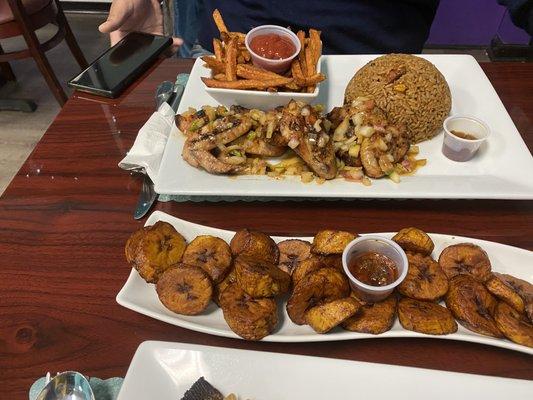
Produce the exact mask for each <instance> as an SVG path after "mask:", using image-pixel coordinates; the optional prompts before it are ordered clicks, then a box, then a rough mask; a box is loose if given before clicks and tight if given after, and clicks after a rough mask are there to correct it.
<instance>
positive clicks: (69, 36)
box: [56, 3, 89, 69]
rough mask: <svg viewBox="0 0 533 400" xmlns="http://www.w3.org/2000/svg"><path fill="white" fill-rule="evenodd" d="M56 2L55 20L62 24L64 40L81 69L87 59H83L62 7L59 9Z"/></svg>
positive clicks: (85, 64)
mask: <svg viewBox="0 0 533 400" xmlns="http://www.w3.org/2000/svg"><path fill="white" fill-rule="evenodd" d="M56 4H58V13H57V20H58V22H59V24H60V25H62V26H63V28H64V29H65V40H66V42H67V45H68V47H69V48H70V51H71V52H72V55H73V56H74V58H75V59H76V61H77V62H78V64H79V66H80V67H81V68H82V69H85V68H87V67H88V66H89V65H88V64H87V60H86V59H85V56H84V55H83V52H82V51H81V49H80V46H79V45H78V41H77V40H76V37H75V36H74V34H73V33H72V29H70V25H69V23H68V21H67V18H66V17H65V14H64V13H63V9H61V6H60V5H59V3H56Z"/></svg>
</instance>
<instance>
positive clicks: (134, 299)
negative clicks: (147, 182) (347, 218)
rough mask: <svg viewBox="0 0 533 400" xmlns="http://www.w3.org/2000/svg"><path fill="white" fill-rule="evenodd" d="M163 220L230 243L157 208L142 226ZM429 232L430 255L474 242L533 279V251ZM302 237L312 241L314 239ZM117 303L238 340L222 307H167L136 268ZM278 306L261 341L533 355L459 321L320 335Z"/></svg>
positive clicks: (500, 266) (496, 266) (188, 235)
mask: <svg viewBox="0 0 533 400" xmlns="http://www.w3.org/2000/svg"><path fill="white" fill-rule="evenodd" d="M161 220H162V221H167V222H169V223H170V224H172V225H173V226H174V227H175V228H176V229H177V230H178V231H179V232H180V233H181V234H182V235H183V236H184V237H185V239H187V241H191V240H192V239H194V238H195V237H196V236H198V235H212V236H218V237H220V238H222V239H224V240H225V241H226V242H228V243H229V242H230V240H231V238H232V237H233V235H234V232H231V231H226V230H222V229H216V228H211V227H208V226H203V225H197V224H193V223H191V222H188V221H184V220H181V219H178V218H175V217H172V216H171V215H168V214H165V213H163V212H160V211H155V212H154V213H152V215H150V217H149V218H148V220H147V221H146V225H153V224H155V223H156V222H157V221H161ZM382 235H383V236H384V237H389V238H390V237H392V236H393V234H392V233H383V234H382ZM430 236H431V238H432V239H433V241H434V242H435V250H434V252H433V255H434V256H435V255H438V254H440V252H441V251H442V249H444V248H445V247H447V246H449V245H452V244H456V243H462V242H471V243H475V244H477V245H479V246H481V247H482V248H483V249H484V250H485V251H486V252H487V253H488V255H489V257H490V261H491V263H492V267H493V270H494V271H498V272H502V273H508V274H512V275H514V276H516V277H517V278H521V279H525V280H527V281H529V282H531V281H533V269H531V265H533V252H531V251H528V250H523V249H519V248H517V247H512V246H506V245H503V244H498V243H493V242H487V241H484V240H477V239H470V238H464V237H460V236H449V235H439V234H431V235H430ZM272 238H273V239H274V240H275V241H276V242H279V241H281V240H285V239H288V238H286V237H276V236H273V237H272ZM302 239H304V240H312V238H302ZM117 302H118V303H119V304H120V305H121V306H124V307H126V308H129V309H131V310H133V311H136V312H138V313H141V314H144V315H147V316H149V317H152V318H155V319H158V320H161V321H165V322H168V323H169V324H173V325H177V326H181V327H182V328H187V329H191V330H193V331H198V332H203V333H208V334H211V335H217V336H225V337H230V338H240V337H239V336H237V335H236V334H235V333H233V331H232V330H231V329H230V328H229V327H228V325H227V324H226V321H225V320H224V316H223V315H222V310H220V309H219V308H218V307H217V306H216V305H215V304H214V303H211V305H210V306H209V307H208V308H207V310H206V311H205V312H204V313H203V314H201V315H196V316H186V315H179V314H175V313H173V312H171V311H169V310H167V309H166V308H165V307H164V306H163V305H162V304H161V302H160V301H159V298H158V297H157V294H156V291H155V286H154V285H153V284H148V283H146V282H145V281H144V280H143V279H142V278H141V277H140V276H139V274H138V273H137V271H136V270H134V269H132V270H131V272H130V275H129V277H128V280H127V282H126V284H125V285H124V286H123V287H122V289H121V290H120V292H119V293H118V295H117ZM278 306H279V307H280V308H281V309H282V310H283V313H282V316H281V318H280V321H279V324H278V328H277V329H276V331H275V332H274V333H273V334H272V335H269V336H267V337H265V338H264V339H263V340H264V341H267V342H322V341H331V340H350V339H368V338H382V337H389V338H390V337H423V338H428V337H429V338H437V339H452V340H461V341H467V342H476V343H483V344H488V345H492V346H498V347H504V348H507V349H512V350H517V351H521V352H524V353H528V354H533V349H531V348H528V347H525V346H521V345H519V344H515V343H512V342H510V341H508V340H504V339H495V338H490V337H488V336H481V335H478V334H476V333H474V332H471V331H469V330H467V329H465V328H463V327H462V326H460V325H459V329H458V331H457V332H456V333H453V334H451V335H444V336H431V335H425V334H422V333H417V332H412V331H408V330H405V329H403V328H402V326H401V325H400V323H399V322H398V321H396V322H395V324H394V326H393V327H392V329H391V330H390V331H388V332H385V333H383V334H381V335H378V336H375V335H370V334H364V333H357V332H349V331H345V330H343V329H341V328H336V329H334V330H333V331H331V332H329V333H327V334H323V335H320V334H318V333H315V331H313V329H312V328H311V327H310V326H307V325H305V326H299V325H296V324H294V323H293V322H292V321H291V320H290V319H289V317H288V316H287V313H286V311H285V304H284V303H282V302H280V303H279V305H278Z"/></svg>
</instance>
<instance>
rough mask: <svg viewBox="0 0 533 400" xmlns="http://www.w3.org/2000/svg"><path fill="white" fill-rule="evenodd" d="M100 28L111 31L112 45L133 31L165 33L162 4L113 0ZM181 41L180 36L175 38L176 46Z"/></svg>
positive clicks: (149, 1)
mask: <svg viewBox="0 0 533 400" xmlns="http://www.w3.org/2000/svg"><path fill="white" fill-rule="evenodd" d="M98 29H99V30H100V32H102V33H109V38H110V40H111V45H114V44H115V43H117V42H118V41H119V40H120V39H122V38H123V37H124V36H126V35H127V34H128V33H129V32H132V31H139V32H146V33H152V34H155V35H163V33H164V28H163V13H162V11H161V5H160V4H159V1H158V0H113V3H112V4H111V9H110V10H109V16H108V17H107V21H105V22H104V23H103V24H101V25H100V26H99V27H98ZM181 43H182V40H181V39H180V38H174V45H175V46H179V45H181Z"/></svg>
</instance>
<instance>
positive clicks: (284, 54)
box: [250, 33, 296, 60]
mask: <svg viewBox="0 0 533 400" xmlns="http://www.w3.org/2000/svg"><path fill="white" fill-rule="evenodd" d="M250 48H251V49H252V51H253V52H254V53H255V54H257V55H258V56H261V57H264V58H268V59H269V60H281V59H284V58H289V57H290V56H292V55H293V54H294V52H295V51H296V46H294V43H292V41H291V39H289V38H288V37H286V36H282V35H277V34H275V33H269V34H266V35H258V36H255V37H254V38H253V39H252V40H251V41H250Z"/></svg>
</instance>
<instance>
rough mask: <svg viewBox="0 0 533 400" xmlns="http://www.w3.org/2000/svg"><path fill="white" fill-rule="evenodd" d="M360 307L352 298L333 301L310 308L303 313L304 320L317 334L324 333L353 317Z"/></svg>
mask: <svg viewBox="0 0 533 400" xmlns="http://www.w3.org/2000/svg"><path fill="white" fill-rule="evenodd" d="M360 307H361V303H359V302H358V301H357V300H356V299H354V298H353V297H345V298H344V299H338V300H333V301H331V302H329V303H326V304H322V305H319V306H315V307H313V308H311V309H310V310H309V311H307V312H306V313H305V320H306V321H307V323H308V324H309V325H310V326H311V328H313V329H314V330H315V332H317V333H326V332H329V331H330V330H332V329H333V328H335V327H336V326H337V325H340V324H341V323H343V322H344V321H345V320H346V319H348V318H350V317H351V316H352V315H354V314H355V313H356V312H357V310H359V308H360Z"/></svg>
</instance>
